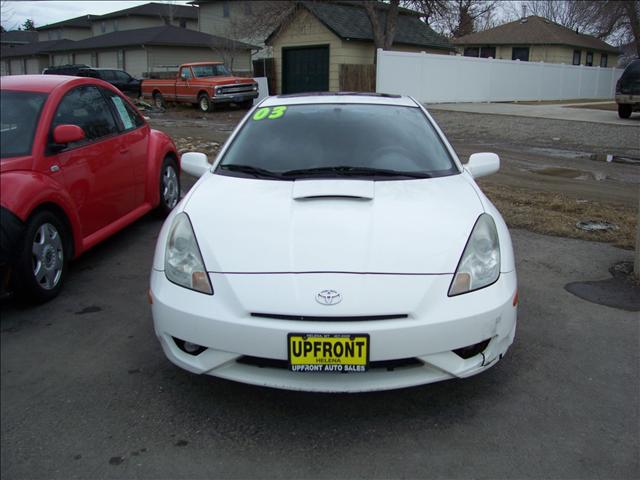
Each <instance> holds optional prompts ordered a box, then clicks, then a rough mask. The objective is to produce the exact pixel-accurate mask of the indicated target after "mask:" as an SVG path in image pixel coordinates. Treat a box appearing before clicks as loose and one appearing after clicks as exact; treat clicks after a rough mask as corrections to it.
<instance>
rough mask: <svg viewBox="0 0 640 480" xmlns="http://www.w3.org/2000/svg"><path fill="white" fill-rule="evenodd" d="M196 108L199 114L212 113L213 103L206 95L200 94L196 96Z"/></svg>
mask: <svg viewBox="0 0 640 480" xmlns="http://www.w3.org/2000/svg"><path fill="white" fill-rule="evenodd" d="M198 108H199V109H200V111H201V112H212V111H213V103H212V102H211V98H209V95H207V94H206V93H201V94H200V95H198Z"/></svg>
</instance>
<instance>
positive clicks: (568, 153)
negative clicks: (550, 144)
mask: <svg viewBox="0 0 640 480" xmlns="http://www.w3.org/2000/svg"><path fill="white" fill-rule="evenodd" d="M553 140H555V138H554V139H553ZM556 141H557V140H556ZM527 150H528V151H530V152H533V153H540V154H544V155H549V156H551V157H561V158H589V159H590V158H592V157H593V154H591V153H587V152H576V151H574V150H560V149H559V148H545V147H532V148H527Z"/></svg>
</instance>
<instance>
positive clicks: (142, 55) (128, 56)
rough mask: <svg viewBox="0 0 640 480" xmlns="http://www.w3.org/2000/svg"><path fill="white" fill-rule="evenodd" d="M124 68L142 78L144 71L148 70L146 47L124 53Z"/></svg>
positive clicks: (130, 73)
mask: <svg viewBox="0 0 640 480" xmlns="http://www.w3.org/2000/svg"><path fill="white" fill-rule="evenodd" d="M124 67H125V68H124V69H125V70H126V71H127V72H128V73H129V75H133V76H134V77H137V78H142V73H143V72H146V71H148V68H147V51H146V50H145V49H144V48H138V49H135V50H127V51H126V52H125V53H124Z"/></svg>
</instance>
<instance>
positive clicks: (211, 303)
mask: <svg viewBox="0 0 640 480" xmlns="http://www.w3.org/2000/svg"><path fill="white" fill-rule="evenodd" d="M288 276H289V275H277V276H274V275H230V276H226V275H220V274H211V275H210V277H211V281H212V284H213V285H214V290H215V294H214V295H213V296H209V295H204V294H200V293H197V292H193V291H191V290H187V289H185V288H182V287H179V286H177V285H174V284H173V283H171V282H169V281H168V280H167V279H166V277H165V274H164V272H162V271H157V270H153V271H152V274H151V290H150V291H151V296H152V301H153V304H152V313H153V320H154V327H155V332H156V335H157V337H158V339H159V340H160V343H161V345H162V348H163V350H164V352H165V354H166V356H167V358H169V360H171V361H172V362H173V363H174V364H176V365H178V366H179V367H181V368H184V369H186V370H188V371H191V372H193V373H198V374H202V373H206V374H209V375H213V376H216V377H220V378H225V379H229V380H235V381H239V382H244V383H249V384H254V385H261V386H268V387H275V388H283V389H290V390H305V391H319V392H362V391H373V390H388V389H395V388H403V387H409V386H413V385H421V384H426V383H432V382H437V381H440V380H446V379H451V378H463V377H468V376H471V375H475V374H477V373H480V372H481V371H483V370H486V369H487V368H490V367H491V366H493V365H494V364H495V363H496V362H497V361H498V360H499V359H500V358H502V356H503V355H504V354H505V353H506V351H507V349H508V348H509V346H510V345H511V343H512V342H513V339H514V335H515V328H516V318H517V306H514V305H513V299H514V295H515V292H516V288H517V280H516V274H515V272H509V273H502V274H501V276H500V278H499V279H498V281H497V282H496V283H495V284H493V285H492V286H490V287H487V288H485V289H482V290H478V291H476V292H472V293H468V294H465V295H460V296H457V297H451V298H450V297H447V295H446V292H447V290H448V288H449V285H450V283H451V278H452V276H451V275H432V276H426V277H409V278H407V276H402V275H398V276H396V275H391V276H386V275H383V276H368V277H379V278H368V279H367V280H366V281H367V283H369V284H370V287H371V288H370V289H373V290H377V289H380V291H386V292H388V293H387V294H389V292H391V293H393V292H394V291H396V290H397V289H403V288H406V287H407V286H408V285H413V286H414V287H415V286H416V285H419V286H420V287H421V288H424V290H423V291H426V292H430V293H429V294H428V295H427V296H423V299H422V301H421V302H419V305H415V306H412V307H411V309H410V310H409V311H408V315H407V318H402V319H393V320H375V321H371V320H365V321H295V320H280V319H269V318H256V317H252V316H251V314H250V312H251V310H253V311H255V310H256V309H251V310H250V309H249V308H247V306H245V305H243V304H242V303H241V301H240V300H239V299H238V298H237V297H236V294H235V291H237V290H238V288H237V287H238V285H239V284H243V287H244V288H247V287H250V288H252V289H259V290H254V291H262V292H265V294H266V295H269V292H278V291H280V288H279V287H281V285H278V283H279V282H282V283H286V282H287V281H288V280H287V279H286V278H283V277H288ZM304 276H305V277H309V278H305V281H308V282H312V283H317V284H318V285H326V284H327V280H328V279H329V278H331V284H336V283H340V280H343V279H340V278H338V277H341V276H343V277H354V275H351V274H308V275H307V274H305V275H304ZM239 277H247V278H239ZM274 277H277V278H274ZM346 280H348V281H351V279H350V278H347V279H346ZM397 291H398V292H399V294H400V295H401V293H400V290H397ZM440 294H443V295H440ZM374 297H375V295H372V298H374ZM434 298H438V299H439V300H437V301H436V300H434ZM367 303H369V304H372V303H373V304H375V303H376V302H375V301H373V300H372V301H371V302H367ZM391 303H392V302H391ZM258 308H259V307H258ZM321 308H324V307H321ZM365 308H366V307H365ZM377 308H379V307H377ZM396 310H397V308H396ZM364 313H365V315H372V313H370V312H364ZM379 313H380V314H389V313H390V312H388V311H379ZM291 332H304V333H368V334H369V336H370V361H371V362H393V361H399V360H405V359H412V360H414V361H413V362H411V363H410V364H407V365H406V366H399V367H397V368H396V367H391V368H390V367H388V366H384V367H381V368H370V369H369V370H368V371H367V372H365V373H353V374H333V373H298V372H291V371H289V370H287V369H285V368H278V367H277V366H269V361H275V362H272V363H277V362H279V363H282V361H283V360H286V359H287V334H288V333H291ZM174 339H179V340H183V341H188V342H191V343H195V344H197V345H202V346H204V347H207V349H206V350H205V351H203V352H202V353H200V354H198V355H191V354H188V353H186V352H184V351H183V350H181V349H180V348H178V346H177V344H176V342H175V340H174ZM484 340H490V341H489V344H488V346H487V347H486V348H485V350H484V351H483V352H481V353H478V354H477V355H475V356H473V357H471V358H467V359H463V358H461V357H460V356H458V355H456V354H455V353H454V352H453V351H452V350H455V349H459V348H462V347H466V346H469V345H474V344H477V343H480V342H482V341H484ZM246 357H252V358H255V357H257V358H260V359H264V360H265V363H266V364H267V366H264V365H261V366H257V365H254V364H250V363H247V362H245V361H243V360H244V359H245V358H246ZM415 360H417V361H415ZM401 363H402V362H401ZM386 365H388V363H387V364H386Z"/></svg>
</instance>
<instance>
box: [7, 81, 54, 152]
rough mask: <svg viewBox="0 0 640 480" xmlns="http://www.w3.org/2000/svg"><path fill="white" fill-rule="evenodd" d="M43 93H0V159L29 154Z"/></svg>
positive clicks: (42, 102)
mask: <svg viewBox="0 0 640 480" xmlns="http://www.w3.org/2000/svg"><path fill="white" fill-rule="evenodd" d="M46 98H47V95H46V94H44V93H34V92H11V91H6V90H3V91H2V92H0V158H9V157H19V156H21V155H29V154H31V147H32V146H33V136H34V133H35V131H36V126H37V125H38V119H39V118H40V112H41V111H42V106H43V105H44V101H45V100H46Z"/></svg>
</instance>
